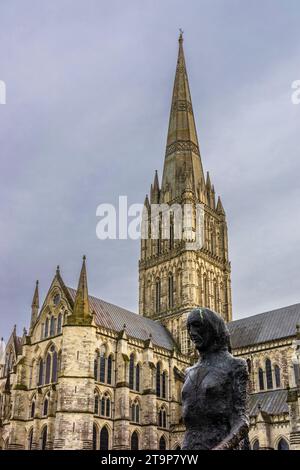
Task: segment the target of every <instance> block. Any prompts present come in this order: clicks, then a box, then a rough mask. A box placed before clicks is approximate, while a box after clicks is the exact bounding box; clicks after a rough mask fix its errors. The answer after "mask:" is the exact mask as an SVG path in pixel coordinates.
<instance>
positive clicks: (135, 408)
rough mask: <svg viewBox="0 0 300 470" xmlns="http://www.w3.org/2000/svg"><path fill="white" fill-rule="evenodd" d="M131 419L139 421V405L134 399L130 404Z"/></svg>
mask: <svg viewBox="0 0 300 470" xmlns="http://www.w3.org/2000/svg"><path fill="white" fill-rule="evenodd" d="M131 421H133V422H134V423H139V422H140V405H139V403H138V401H135V402H134V403H132V405H131Z"/></svg>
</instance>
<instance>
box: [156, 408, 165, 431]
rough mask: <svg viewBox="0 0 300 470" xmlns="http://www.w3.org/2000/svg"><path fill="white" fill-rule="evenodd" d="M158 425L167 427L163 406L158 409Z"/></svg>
mask: <svg viewBox="0 0 300 470" xmlns="http://www.w3.org/2000/svg"><path fill="white" fill-rule="evenodd" d="M158 426H159V427H160V428H166V427H167V412H166V409H165V408H164V407H162V408H161V409H160V410H159V413H158Z"/></svg>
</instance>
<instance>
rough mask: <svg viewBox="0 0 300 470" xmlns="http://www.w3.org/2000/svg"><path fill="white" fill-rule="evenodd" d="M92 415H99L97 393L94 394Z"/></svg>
mask: <svg viewBox="0 0 300 470" xmlns="http://www.w3.org/2000/svg"><path fill="white" fill-rule="evenodd" d="M94 414H95V415H98V414H99V395H98V393H95V402H94Z"/></svg>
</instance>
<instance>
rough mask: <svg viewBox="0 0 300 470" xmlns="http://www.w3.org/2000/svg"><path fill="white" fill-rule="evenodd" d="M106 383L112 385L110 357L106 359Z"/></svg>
mask: <svg viewBox="0 0 300 470" xmlns="http://www.w3.org/2000/svg"><path fill="white" fill-rule="evenodd" d="M107 383H108V384H111V383H112V355H110V356H108V359H107Z"/></svg>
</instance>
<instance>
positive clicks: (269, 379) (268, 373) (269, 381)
mask: <svg viewBox="0 0 300 470" xmlns="http://www.w3.org/2000/svg"><path fill="white" fill-rule="evenodd" d="M266 379H267V388H268V389H271V388H273V377H272V363H271V361H270V359H267V360H266Z"/></svg>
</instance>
